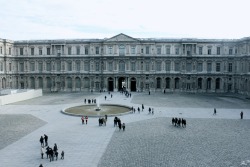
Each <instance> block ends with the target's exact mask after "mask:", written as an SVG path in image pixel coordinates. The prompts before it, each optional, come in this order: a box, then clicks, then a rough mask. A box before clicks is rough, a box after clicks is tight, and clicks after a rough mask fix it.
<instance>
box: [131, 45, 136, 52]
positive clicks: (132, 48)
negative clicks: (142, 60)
mask: <svg viewBox="0 0 250 167" xmlns="http://www.w3.org/2000/svg"><path fill="white" fill-rule="evenodd" d="M131 53H132V54H135V46H132V47H131Z"/></svg>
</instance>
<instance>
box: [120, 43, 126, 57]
mask: <svg viewBox="0 0 250 167" xmlns="http://www.w3.org/2000/svg"><path fill="white" fill-rule="evenodd" d="M119 56H125V47H124V45H120V46H119Z"/></svg>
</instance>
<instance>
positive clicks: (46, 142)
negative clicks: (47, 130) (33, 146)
mask: <svg viewBox="0 0 250 167" xmlns="http://www.w3.org/2000/svg"><path fill="white" fill-rule="evenodd" d="M44 141H45V146H48V136H47V135H46V134H44Z"/></svg>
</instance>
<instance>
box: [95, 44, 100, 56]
mask: <svg viewBox="0 0 250 167" xmlns="http://www.w3.org/2000/svg"><path fill="white" fill-rule="evenodd" d="M95 54H97V55H99V47H98V46H97V47H95Z"/></svg>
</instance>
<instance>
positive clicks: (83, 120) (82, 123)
mask: <svg viewBox="0 0 250 167" xmlns="http://www.w3.org/2000/svg"><path fill="white" fill-rule="evenodd" d="M81 120H82V124H84V116H82V118H81Z"/></svg>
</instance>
